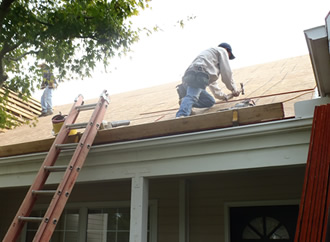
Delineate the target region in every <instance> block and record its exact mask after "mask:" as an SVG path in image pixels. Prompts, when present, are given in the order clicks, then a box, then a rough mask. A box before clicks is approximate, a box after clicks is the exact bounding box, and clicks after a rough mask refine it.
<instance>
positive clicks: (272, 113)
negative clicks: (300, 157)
mask: <svg viewBox="0 0 330 242" xmlns="http://www.w3.org/2000/svg"><path fill="white" fill-rule="evenodd" d="M235 112H238V121H237V120H233V118H234V117H235ZM283 117H284V110H283V104H282V103H274V104H268V105H262V106H254V107H246V108H240V109H236V110H227V111H222V112H216V113H209V114H203V115H195V116H190V117H185V118H178V119H172V120H165V121H160V122H154V123H146V124H140V125H135V126H126V127H122V128H117V129H109V130H101V131H99V133H98V135H97V136H96V138H95V141H94V144H104V143H111V142H118V141H127V140H135V139H143V138H152V137H161V136H167V135H174V134H181V133H188V132H197V131H203V130H210V129H218V128H225V127H231V126H234V125H243V124H251V123H258V122H265V121H269V120H279V119H282V118H283Z"/></svg>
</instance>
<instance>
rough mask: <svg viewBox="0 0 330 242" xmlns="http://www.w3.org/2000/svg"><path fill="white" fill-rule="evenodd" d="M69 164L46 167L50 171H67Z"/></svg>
mask: <svg viewBox="0 0 330 242" xmlns="http://www.w3.org/2000/svg"><path fill="white" fill-rule="evenodd" d="M67 168H68V167H67V166H45V167H44V169H45V170H47V171H50V172H58V171H65V170H66V169H67Z"/></svg>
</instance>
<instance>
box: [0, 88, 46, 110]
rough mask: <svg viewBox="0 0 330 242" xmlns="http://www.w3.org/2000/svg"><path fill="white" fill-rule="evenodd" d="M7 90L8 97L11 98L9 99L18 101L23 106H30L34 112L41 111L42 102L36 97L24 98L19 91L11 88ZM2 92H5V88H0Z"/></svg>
mask: <svg viewBox="0 0 330 242" xmlns="http://www.w3.org/2000/svg"><path fill="white" fill-rule="evenodd" d="M7 91H8V98H9V99H11V100H9V101H11V102H13V103H16V104H18V105H19V106H21V107H23V108H28V109H29V110H31V111H32V112H34V113H38V112H41V104H40V102H39V101H37V100H36V99H34V98H32V97H28V98H27V100H23V99H22V98H20V97H19V96H18V95H17V93H15V92H13V91H11V90H7ZM0 93H1V94H5V93H6V91H5V90H4V89H3V88H0Z"/></svg>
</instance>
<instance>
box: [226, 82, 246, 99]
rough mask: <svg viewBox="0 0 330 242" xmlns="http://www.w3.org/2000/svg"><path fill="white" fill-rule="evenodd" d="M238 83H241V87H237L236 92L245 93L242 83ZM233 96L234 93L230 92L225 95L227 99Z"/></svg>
mask: <svg viewBox="0 0 330 242" xmlns="http://www.w3.org/2000/svg"><path fill="white" fill-rule="evenodd" d="M240 84H241V88H240V89H238V92H239V93H241V94H242V95H244V94H245V92H244V85H243V83H240ZM233 97H234V95H233V94H232V93H230V94H228V95H227V101H228V100H229V99H232V98H233Z"/></svg>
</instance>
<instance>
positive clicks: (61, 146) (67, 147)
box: [56, 143, 78, 150]
mask: <svg viewBox="0 0 330 242" xmlns="http://www.w3.org/2000/svg"><path fill="white" fill-rule="evenodd" d="M77 145H78V143H70V144H57V145H56V148H58V149H60V150H72V149H75V148H76V147H77Z"/></svg>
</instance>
